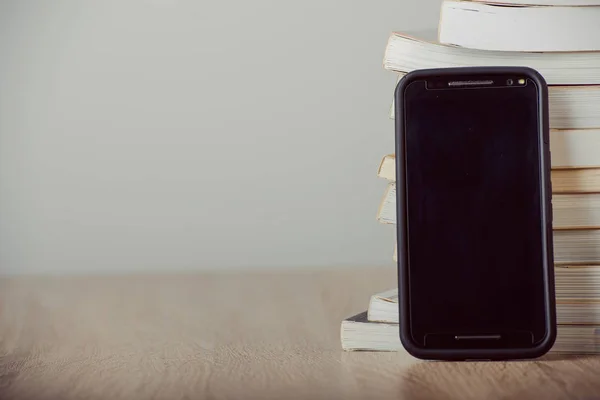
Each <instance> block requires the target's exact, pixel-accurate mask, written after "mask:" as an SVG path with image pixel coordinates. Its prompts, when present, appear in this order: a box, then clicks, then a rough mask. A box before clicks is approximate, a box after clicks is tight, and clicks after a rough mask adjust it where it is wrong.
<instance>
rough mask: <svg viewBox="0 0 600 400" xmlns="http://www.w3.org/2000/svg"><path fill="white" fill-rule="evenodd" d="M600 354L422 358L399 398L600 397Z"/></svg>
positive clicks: (404, 382)
mask: <svg viewBox="0 0 600 400" xmlns="http://www.w3.org/2000/svg"><path fill="white" fill-rule="evenodd" d="M598 371H600V357H594V356H569V355H557V354H551V355H547V356H545V357H543V358H541V359H540V360H537V361H516V362H419V363H417V364H415V365H412V366H410V367H409V368H407V369H406V370H405V371H404V373H403V380H402V383H401V385H399V386H398V388H399V393H398V394H399V395H398V398H399V399H411V400H420V399H427V400H437V399H440V400H441V399H444V400H446V399H456V400H459V399H460V400H464V399H493V398H502V399H549V400H551V399H567V398H577V399H584V400H600V375H599V372H598Z"/></svg>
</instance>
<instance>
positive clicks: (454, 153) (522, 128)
mask: <svg viewBox="0 0 600 400" xmlns="http://www.w3.org/2000/svg"><path fill="white" fill-rule="evenodd" d="M404 113H405V168H406V172H405V173H406V176H405V177H406V181H405V184H406V218H407V234H408V236H407V239H408V240H407V249H408V252H407V257H408V277H409V278H408V279H409V292H410V295H409V296H410V297H409V298H410V300H409V309H410V321H411V327H410V328H411V333H412V337H413V340H415V341H416V342H417V343H420V344H421V345H423V346H425V347H431V346H434V347H435V346H446V345H448V346H450V347H452V346H455V347H460V346H462V344H457V343H455V342H454V339H456V337H455V335H490V336H494V335H500V336H501V337H502V340H503V342H502V341H499V342H498V343H504V344H505V345H506V343H508V342H507V341H506V340H509V341H510V340H513V341H514V342H516V346H520V345H522V346H528V347H530V346H531V345H532V344H533V342H537V341H539V340H541V339H542V338H543V337H544V335H545V333H546V332H545V331H546V329H545V299H544V246H543V236H542V230H543V227H544V225H543V224H542V217H543V215H542V204H543V201H544V199H543V198H542V193H541V188H540V186H541V184H542V183H541V179H540V169H541V166H540V152H541V151H543V148H541V145H540V133H539V132H538V131H539V126H538V125H539V122H538V119H539V111H538V88H537V87H536V84H535V83H534V82H533V81H531V80H527V81H526V84H525V85H522V86H519V87H516V86H515V87H485V88H456V89H444V90H428V89H427V87H426V82H425V81H416V82H413V83H411V84H409V85H408V86H407V88H406V90H405V92H404ZM500 336H498V337H500ZM466 346H468V345H466Z"/></svg>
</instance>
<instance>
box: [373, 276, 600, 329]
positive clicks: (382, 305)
mask: <svg viewBox="0 0 600 400" xmlns="http://www.w3.org/2000/svg"><path fill="white" fill-rule="evenodd" d="M583 268H588V267H581V268H580V269H583ZM589 268H592V267H589ZM598 268H600V267H598ZM561 269H568V268H564V267H556V268H555V280H556V281H559V282H560V285H555V289H556V320H557V323H559V324H576V325H592V324H595V325H600V297H598V298H591V297H590V298H585V299H582V298H572V297H570V295H571V294H572V292H573V291H577V290H578V285H579V286H580V287H584V288H585V289H586V290H588V291H589V292H590V293H592V292H594V295H597V294H598V292H597V291H596V290H595V289H594V287H593V286H594V283H589V284H582V283H574V282H572V281H569V280H564V279H563V277H562V276H561V275H560V272H559V270H561ZM571 269H572V268H571ZM583 276H585V275H584V274H583ZM597 282H598V281H597V280H596V281H595V284H597ZM565 287H568V289H565ZM565 295H567V297H564V296H565ZM367 318H368V320H369V321H374V322H387V323H395V324H397V323H398V318H399V315H398V289H390V290H387V291H385V292H382V293H378V294H374V295H373V296H371V300H370V301H369V308H368V309H367Z"/></svg>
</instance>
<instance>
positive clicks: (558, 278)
mask: <svg viewBox="0 0 600 400" xmlns="http://www.w3.org/2000/svg"><path fill="white" fill-rule="evenodd" d="M554 289H555V293H556V298H557V299H562V300H569V299H571V300H573V301H575V300H574V299H579V300H580V301H586V300H589V299H596V300H598V299H600V266H597V265H583V266H564V267H556V268H554ZM386 294H387V293H386ZM392 295H393V293H392ZM599 307H600V306H599ZM598 322H599V323H600V320H599V321H598Z"/></svg>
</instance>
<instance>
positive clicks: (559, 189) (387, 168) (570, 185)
mask: <svg viewBox="0 0 600 400" xmlns="http://www.w3.org/2000/svg"><path fill="white" fill-rule="evenodd" d="M573 136H577V135H572V136H569V135H567V136H565V137H563V136H560V139H553V135H552V133H551V134H550V148H551V149H552V150H551V152H552V156H551V158H552V167H553V168H563V169H553V170H552V171H551V173H550V180H551V181H552V193H554V194H558V193H600V168H591V165H592V162H594V161H593V160H592V157H593V153H596V154H598V156H596V157H597V158H599V159H600V153H598V152H597V150H596V149H599V148H600V131H598V144H594V140H590V141H587V140H583V141H578V140H572V139H574V137H573ZM585 136H587V135H585ZM575 143H577V144H575ZM585 143H588V146H589V147H587V148H584V147H585V145H584V144H585ZM561 144H562V145H563V146H561ZM594 146H596V147H594ZM555 147H557V148H558V149H556V150H555V149H554V148H555ZM576 147H581V151H578V150H576ZM561 148H562V151H561ZM571 153H572V154H571ZM555 164H558V165H555ZM577 164H587V165H589V166H590V168H579V166H578V165H577ZM576 165H577V166H576ZM571 166H573V167H571ZM377 175H378V176H379V177H380V178H384V179H387V180H388V181H392V182H395V181H396V158H395V156H394V155H393V154H388V155H386V156H385V157H384V158H383V160H382V161H381V163H380V165H379V170H378V171H377Z"/></svg>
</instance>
